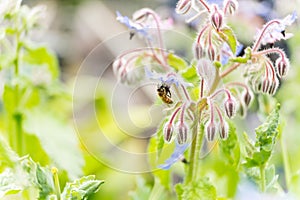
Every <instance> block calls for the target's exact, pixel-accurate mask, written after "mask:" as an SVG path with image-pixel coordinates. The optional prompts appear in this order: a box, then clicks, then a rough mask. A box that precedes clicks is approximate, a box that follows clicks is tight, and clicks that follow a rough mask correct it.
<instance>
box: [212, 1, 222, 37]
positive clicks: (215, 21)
mask: <svg viewBox="0 0 300 200" xmlns="http://www.w3.org/2000/svg"><path fill="white" fill-rule="evenodd" d="M210 18H211V23H212V25H213V27H214V28H215V29H216V30H217V31H219V30H220V28H221V27H222V25H223V13H222V11H220V10H219V9H218V7H217V5H214V11H213V12H212V15H211V17H210Z"/></svg>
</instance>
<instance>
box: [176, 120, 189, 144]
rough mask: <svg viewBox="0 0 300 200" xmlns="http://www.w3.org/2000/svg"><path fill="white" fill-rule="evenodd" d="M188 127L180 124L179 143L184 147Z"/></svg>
mask: <svg viewBox="0 0 300 200" xmlns="http://www.w3.org/2000/svg"><path fill="white" fill-rule="evenodd" d="M187 135H188V127H187V126H186V124H185V123H183V122H180V123H179V125H178V133H177V142H178V144H180V145H182V144H184V143H186V142H187Z"/></svg>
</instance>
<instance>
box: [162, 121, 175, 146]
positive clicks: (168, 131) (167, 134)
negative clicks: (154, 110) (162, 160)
mask: <svg viewBox="0 0 300 200" xmlns="http://www.w3.org/2000/svg"><path fill="white" fill-rule="evenodd" d="M173 130H174V128H173V125H172V124H171V123H168V124H166V125H165V128H164V139H165V141H166V142H170V141H171V140H172V136H173Z"/></svg>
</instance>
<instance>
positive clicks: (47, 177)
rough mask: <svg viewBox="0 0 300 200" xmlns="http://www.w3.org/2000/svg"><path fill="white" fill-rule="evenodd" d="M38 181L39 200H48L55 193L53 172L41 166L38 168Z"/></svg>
mask: <svg viewBox="0 0 300 200" xmlns="http://www.w3.org/2000/svg"><path fill="white" fill-rule="evenodd" d="M36 179H37V183H38V187H39V189H40V193H39V199H46V198H47V197H48V196H49V195H51V194H53V192H54V184H53V178H52V174H51V171H50V170H48V169H47V168H42V167H41V166H40V165H39V164H37V167H36Z"/></svg>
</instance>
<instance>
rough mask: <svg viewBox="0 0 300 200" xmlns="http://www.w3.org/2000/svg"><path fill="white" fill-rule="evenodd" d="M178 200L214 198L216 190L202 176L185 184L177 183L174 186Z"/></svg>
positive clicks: (213, 199) (210, 199) (206, 199)
mask: <svg viewBox="0 0 300 200" xmlns="http://www.w3.org/2000/svg"><path fill="white" fill-rule="evenodd" d="M175 189H176V192H177V195H178V199H179V200H186V199H189V200H215V199H216V198H217V192H216V189H215V187H214V186H213V185H211V184H210V183H209V181H208V179H207V178H202V179H200V180H198V181H195V182H190V183H188V184H187V185H183V184H177V185H176V186H175Z"/></svg>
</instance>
